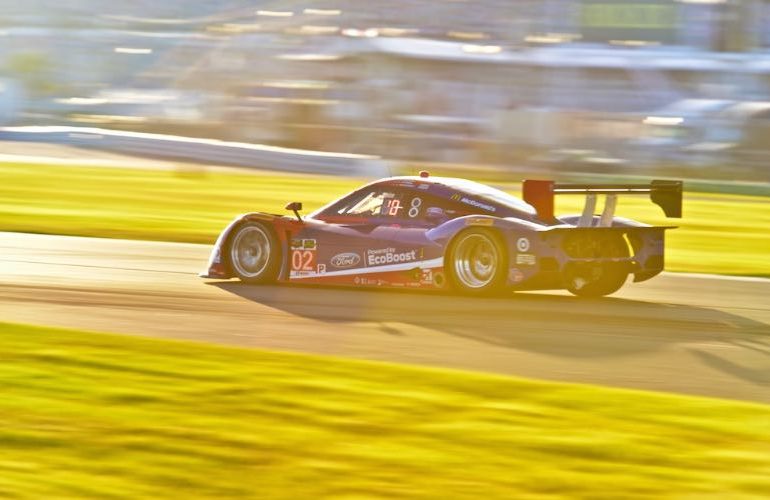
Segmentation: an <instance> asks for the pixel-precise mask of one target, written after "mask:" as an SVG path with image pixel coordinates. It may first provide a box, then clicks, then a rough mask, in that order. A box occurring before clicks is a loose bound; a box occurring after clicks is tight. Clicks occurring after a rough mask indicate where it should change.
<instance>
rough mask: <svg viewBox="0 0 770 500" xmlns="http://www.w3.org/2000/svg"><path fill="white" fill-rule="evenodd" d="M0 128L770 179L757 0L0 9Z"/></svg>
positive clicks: (768, 73)
mask: <svg viewBox="0 0 770 500" xmlns="http://www.w3.org/2000/svg"><path fill="white" fill-rule="evenodd" d="M0 12H2V13H3V16H2V19H0V126H3V127H9V126H24V125H70V126H83V127H99V128H110V129H118V130H126V131H134V132H150V133H162V134H172V135H182V136H193V137H205V138H214V139H222V140H227V141H237V142H246V143H258V144H268V145H275V146H284V147H292V148H301V149H311V150H321V151H329V152H339V153H359V154H367V155H377V156H382V157H384V158H388V159H394V160H401V161H431V162H448V163H465V164H468V163H470V164H488V165H503V166H511V167H514V166H520V165H526V166H527V167H533V166H534V167H538V168H543V169H554V170H556V169H562V168H568V169H570V170H574V171H588V172H613V173H616V172H619V173H627V174H634V173H639V174H644V175H648V174H650V173H653V172H654V173H658V172H661V173H665V174H669V175H687V176H688V177H702V178H716V179H719V178H724V179H733V180H735V179H738V180H744V179H745V180H754V181H757V180H759V181H768V180H770V166H768V159H770V0H521V1H517V2H511V1H507V0H476V1H470V0H444V1H440V2H437V1H428V0H371V1H367V2H361V1H354V0H325V1H316V0H302V1H296V0H285V1H275V2H270V1H245V0H212V1H207V2H189V1H183V0H165V1H163V2H158V1H149V0H132V1H123V2H103V1H97V0H68V1H66V2H61V1H58V0H26V1H24V2H18V1H12V0H0Z"/></svg>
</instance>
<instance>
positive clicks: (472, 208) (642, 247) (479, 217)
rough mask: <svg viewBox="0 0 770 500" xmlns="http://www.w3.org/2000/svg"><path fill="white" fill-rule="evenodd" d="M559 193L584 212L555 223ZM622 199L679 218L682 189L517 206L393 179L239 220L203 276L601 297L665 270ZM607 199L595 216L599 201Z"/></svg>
mask: <svg viewBox="0 0 770 500" xmlns="http://www.w3.org/2000/svg"><path fill="white" fill-rule="evenodd" d="M558 194H582V195H585V196H586V202H585V208H584V210H583V213H582V214H580V215H568V216H562V217H556V216H555V215H554V197H555V196H556V195H558ZM620 194H649V196H650V199H651V200H652V202H654V203H656V204H657V205H659V206H660V207H661V208H663V210H664V212H665V214H666V215H667V216H668V217H681V213H682V183H681V182H680V181H653V182H652V183H650V184H648V185H635V184H606V185H586V184H557V183H555V182H553V181H541V180H527V181H524V183H523V200H521V199H518V198H516V197H514V196H512V195H510V194H508V193H506V192H504V191H501V190H499V189H496V188H493V187H490V186H486V185H483V184H480V183H477V182H473V181H470V180H464V179H457V178H448V177H431V176H430V174H429V173H428V172H420V175H418V176H404V177H389V178H385V179H381V180H378V181H375V182H371V183H369V184H366V185H364V186H363V187H361V188H359V189H357V190H355V191H353V192H351V193H349V194H347V195H345V196H343V197H341V198H339V199H337V200H334V201H332V202H331V203H329V204H327V205H326V206H324V207H321V208H319V209H318V210H316V211H315V212H312V213H310V214H309V215H306V216H304V217H303V216H302V215H301V214H300V211H301V210H302V203H300V202H291V203H289V204H288V205H286V210H290V211H292V212H293V213H294V215H293V216H289V215H276V214H268V213H247V214H245V215H241V216H239V217H237V218H235V220H233V221H232V222H231V223H230V224H229V225H228V226H227V227H226V228H225V229H224V231H222V233H221V234H220V235H219V238H218V239H217V242H216V244H215V246H214V249H213V251H212V252H211V257H210V259H209V263H208V268H207V270H206V271H204V272H202V273H201V274H200V276H201V277H204V278H215V279H227V278H239V279H240V280H241V281H244V282H246V283H274V282H278V283H307V284H310V283H313V284H321V285H346V286H353V287H398V288H420V289H433V290H451V291H455V292H459V293H464V294H471V295H480V294H491V293H497V292H501V291H506V290H548V289H567V290H569V291H570V292H572V293H573V294H575V295H578V296H583V297H598V296H604V295H608V294H611V293H613V292H615V291H617V290H618V289H619V288H620V287H621V286H623V284H624V283H625V282H626V280H627V278H628V276H629V274H633V275H634V281H636V282H638V281H644V280H647V279H650V278H652V277H653V276H655V275H657V274H658V273H660V272H661V271H662V270H663V265H664V236H665V232H666V230H667V229H672V228H673V226H650V225H647V224H644V223H641V222H637V221H634V220H630V219H626V218H621V217H616V216H615V215H614V212H615V206H616V202H617V196H618V195H620ZM599 195H606V200H605V205H604V209H603V211H602V212H601V214H598V215H595V211H596V202H597V196H599Z"/></svg>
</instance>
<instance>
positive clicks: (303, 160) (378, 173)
mask: <svg viewBox="0 0 770 500" xmlns="http://www.w3.org/2000/svg"><path fill="white" fill-rule="evenodd" d="M0 141H17V142H46V143H54V144H67V145H72V146H77V147H84V148H94V149H104V150H107V151H112V152H119V153H125V154H132V155H138V156H147V157H154V158H168V159H176V160H188V161H194V162H197V163H209V164H215V165H232V166H239V167H247V168H255V169H269V170H283V171H287V172H304V173H315V174H327V175H348V176H356V177H385V176H387V175H388V171H389V169H388V164H387V161H386V160H384V159H382V158H380V157H378V156H369V155H357V154H347V153H327V152H321V151H307V150H302V149H290V148H281V147H274V146H267V145H262V144H248V143H243V142H228V141H220V140H216V139H199V138H193V137H180V136H173V135H163V134H147V133H143V132H126V131H120V130H109V129H100V128H90V127H60V126H42V127H35V126H27V127H5V128H0Z"/></svg>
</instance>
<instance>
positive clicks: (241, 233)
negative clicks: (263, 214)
mask: <svg viewBox="0 0 770 500" xmlns="http://www.w3.org/2000/svg"><path fill="white" fill-rule="evenodd" d="M228 252H229V257H230V265H231V267H232V270H233V273H234V274H235V275H236V276H237V277H238V278H239V279H240V280H241V281H245V282H247V283H271V282H273V281H275V279H276V278H277V277H278V272H279V270H280V265H281V250H280V247H279V246H278V240H277V238H276V237H275V235H274V233H273V231H272V229H270V228H269V227H267V226H265V225H264V224H261V223H259V222H246V223H245V224H242V225H241V226H239V227H238V228H236V230H235V232H234V233H233V236H232V238H230V244H229V245H228Z"/></svg>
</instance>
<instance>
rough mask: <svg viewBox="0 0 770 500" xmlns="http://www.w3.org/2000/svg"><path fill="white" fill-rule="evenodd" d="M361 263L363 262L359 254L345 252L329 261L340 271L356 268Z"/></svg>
mask: <svg viewBox="0 0 770 500" xmlns="http://www.w3.org/2000/svg"><path fill="white" fill-rule="evenodd" d="M359 262H361V257H360V256H359V255H358V254H357V253H353V252H345V253H338V254H337V255H335V256H334V257H332V258H331V260H330V261H329V264H331V265H332V267H336V268H338V269H346V268H348V267H353V266H355V265H356V264H358V263H359Z"/></svg>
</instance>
